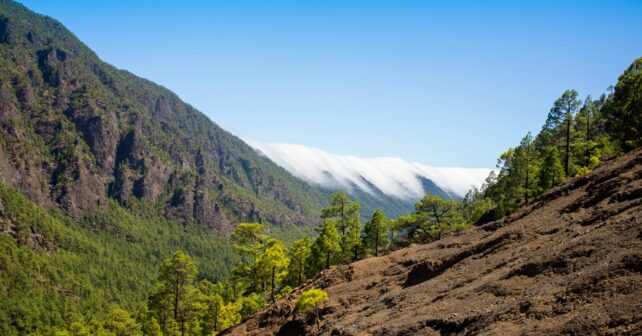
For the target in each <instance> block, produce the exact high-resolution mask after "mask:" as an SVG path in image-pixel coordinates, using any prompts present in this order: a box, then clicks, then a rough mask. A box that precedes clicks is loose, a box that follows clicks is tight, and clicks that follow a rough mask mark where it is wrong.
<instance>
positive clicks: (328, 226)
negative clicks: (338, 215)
mask: <svg viewBox="0 0 642 336" xmlns="http://www.w3.org/2000/svg"><path fill="white" fill-rule="evenodd" d="M340 241H341V236H340V235H339V232H338V231H337V227H336V223H335V221H334V220H331V219H326V221H325V222H324V223H323V225H322V226H321V227H320V228H319V236H318V237H317V239H315V241H314V244H313V246H312V247H313V252H314V253H313V254H316V255H317V257H320V258H323V259H324V260H325V268H326V269H328V268H330V258H331V256H332V254H334V253H338V252H341V245H340V243H339V242H340Z"/></svg>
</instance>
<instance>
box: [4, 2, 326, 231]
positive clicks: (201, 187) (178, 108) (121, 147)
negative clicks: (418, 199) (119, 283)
mask: <svg viewBox="0 0 642 336" xmlns="http://www.w3.org/2000/svg"><path fill="white" fill-rule="evenodd" d="M0 4H1V5H2V6H1V8H0V21H1V24H0V37H1V39H0V46H1V48H2V49H1V50H0V53H1V54H2V56H3V62H2V67H1V69H0V106H1V107H2V110H3V116H2V118H1V119H2V120H0V123H1V126H2V133H3V143H2V144H3V146H2V148H0V167H2V171H3V174H2V182H3V183H5V184H7V185H9V186H11V187H16V188H18V189H19V190H21V191H22V192H23V193H25V195H27V196H28V197H29V198H30V199H31V200H33V201H35V202H36V203H37V204H39V205H41V206H43V207H45V208H48V209H51V208H59V209H60V210H62V211H63V212H64V213H65V214H67V215H69V216H71V217H72V218H76V219H78V218H81V217H82V216H83V215H85V214H86V213H87V210H89V209H92V208H94V207H96V206H97V207H104V206H106V204H107V201H108V199H115V200H117V201H118V202H119V203H120V204H121V205H123V206H128V204H129V203H131V200H132V198H137V199H142V200H145V201H148V202H150V203H160V204H161V209H163V210H164V216H166V217H167V218H169V219H172V220H176V221H178V222H182V223H188V222H192V221H194V222H197V223H200V224H203V225H206V226H208V227H210V228H213V229H216V230H221V231H228V230H230V228H231V227H232V225H233V223H234V222H238V221H259V222H263V221H266V222H271V223H273V224H284V223H296V224H298V225H307V226H310V225H314V224H315V222H316V219H315V218H316V217H317V215H318V211H319V209H320V206H321V204H322V203H323V202H324V198H325V195H324V194H323V193H322V192H320V191H318V190H317V189H316V188H314V187H311V186H308V185H307V184H306V183H305V182H303V181H300V180H299V179H297V178H295V177H293V176H292V175H291V174H290V173H288V172H287V171H286V170H284V169H282V168H281V167H278V166H277V165H274V164H273V163H272V162H270V161H268V160H265V159H264V158H262V157H260V156H258V155H256V153H255V152H254V151H253V150H252V149H251V148H250V147H249V146H247V145H246V144H245V143H244V142H243V141H241V140H240V139H238V138H236V137H235V136H234V135H232V134H231V133H229V132H227V131H225V130H223V129H222V128H220V127H219V126H218V125H216V124H215V123H214V122H212V121H211V120H210V119H209V118H207V117H206V116H205V115H203V114H202V113H201V112H199V111H197V110H196V109H194V108H193V107H192V106H191V105H189V104H186V103H184V102H183V101H182V100H180V98H179V97H178V96H177V95H175V94H174V93H173V92H171V91H169V90H167V89H166V88H164V87H162V86H159V85H157V84H155V83H153V82H151V81H149V80H146V79H143V78H140V77H137V76H135V75H133V74H131V73H130V72H128V71H125V70H118V69H116V68H114V67H112V66H110V65H108V64H106V63H104V62H103V61H101V60H100V59H99V58H98V57H97V55H96V54H95V53H94V52H93V51H91V50H90V49H89V48H88V47H87V46H86V45H85V44H83V43H82V42H81V41H80V40H78V39H77V38H76V37H75V36H74V35H73V34H72V33H71V32H69V31H68V30H67V29H66V28H65V27H64V26H63V25H62V24H60V23H59V22H57V21H55V20H53V19H51V18H49V17H44V16H40V15H38V14H35V13H32V12H30V11H29V10H28V9H26V8H25V7H23V6H22V5H19V4H17V3H14V2H12V1H7V0H2V2H0Z"/></svg>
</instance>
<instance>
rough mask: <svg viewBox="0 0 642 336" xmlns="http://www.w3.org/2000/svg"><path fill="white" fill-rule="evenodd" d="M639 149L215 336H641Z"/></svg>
mask: <svg viewBox="0 0 642 336" xmlns="http://www.w3.org/2000/svg"><path fill="white" fill-rule="evenodd" d="M641 205H642V149H638V150H636V151H634V152H631V153H629V154H627V155H625V156H623V157H620V158H618V159H616V160H613V161H610V162H606V163H604V164H602V165H601V166H600V167H598V168H597V169H596V170H595V171H593V172H592V173H591V174H589V175H586V176H582V177H579V178H576V179H574V180H572V181H570V182H569V183H567V184H565V185H562V186H560V187H557V188H555V189H554V190H551V191H550V192H548V193H546V194H544V195H543V196H541V197H540V198H539V199H537V200H536V201H535V202H533V203H532V204H531V205H530V206H528V207H524V208H522V209H520V210H519V211H518V212H516V213H515V214H513V215H511V216H509V217H506V218H504V219H502V220H499V221H495V222H491V223H487V224H484V225H481V226H478V227H474V228H471V229H469V230H468V231H466V232H464V233H462V234H460V235H458V236H452V237H448V238H446V239H443V240H441V241H438V242H434V243H430V244H426V245H416V246H411V247H409V248H406V249H402V250H398V251H395V252H393V253H390V254H388V255H386V256H382V257H376V258H369V259H365V260H362V261H359V262H356V263H353V264H350V265H344V266H339V267H337V268H336V269H332V270H329V271H325V272H323V273H322V274H320V275H319V276H317V277H316V278H315V279H313V280H311V281H309V282H308V283H307V284H306V285H305V286H303V289H307V288H311V287H317V288H322V289H324V290H326V291H327V292H328V294H329V298H330V300H329V301H328V302H326V303H325V304H324V305H323V306H322V308H321V313H320V320H319V323H318V325H316V324H315V323H314V319H313V318H312V317H311V316H306V315H302V314H297V313H295V312H294V304H295V300H296V297H297V296H298V295H300V291H301V289H299V290H298V291H295V292H294V293H292V294H290V295H289V296H287V297H285V298H283V299H281V300H280V301H278V302H277V303H276V304H275V305H272V306H270V307H268V308H266V309H264V310H262V311H260V312H258V313H257V314H255V315H254V316H252V317H250V318H249V319H247V320H246V321H244V323H242V324H240V325H238V326H236V327H234V328H232V329H229V330H226V331H225V332H223V333H222V334H223V335H642V206H641Z"/></svg>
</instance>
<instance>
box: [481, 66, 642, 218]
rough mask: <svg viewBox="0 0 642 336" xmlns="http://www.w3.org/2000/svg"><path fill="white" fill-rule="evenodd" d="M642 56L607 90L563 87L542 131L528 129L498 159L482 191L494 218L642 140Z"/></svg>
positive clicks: (586, 171) (509, 211)
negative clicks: (594, 93)
mask: <svg viewBox="0 0 642 336" xmlns="http://www.w3.org/2000/svg"><path fill="white" fill-rule="evenodd" d="M641 84H642V58H639V59H637V60H635V61H634V62H633V64H632V65H631V66H630V67H629V68H628V69H627V70H626V71H625V72H624V73H623V74H622V75H621V76H620V78H619V80H618V83H617V84H616V85H615V88H614V90H612V91H611V92H610V93H609V94H608V95H602V96H601V97H600V98H599V99H597V100H593V99H592V98H591V97H590V96H589V97H587V98H586V99H585V100H584V101H581V100H580V99H579V94H578V93H577V91H575V90H566V91H564V92H563V93H562V95H561V96H560V98H558V99H557V100H555V102H554V103H553V107H552V108H551V110H550V112H549V113H548V116H547V118H546V122H545V123H544V126H543V127H542V130H541V131H540V133H539V134H538V135H537V136H536V137H535V138H533V137H532V136H531V135H530V133H529V134H527V135H526V136H525V137H524V138H523V139H522V141H521V142H520V144H519V145H518V146H517V147H515V148H510V149H509V150H508V151H506V152H505V153H504V154H502V155H501V156H500V158H499V160H498V163H497V168H498V173H497V174H494V173H493V174H491V176H489V177H488V179H487V180H486V184H485V185H484V186H483V188H482V190H481V193H482V194H483V197H482V198H484V199H486V200H489V201H491V202H493V203H494V204H495V205H496V207H495V210H494V218H500V217H502V216H505V215H506V214H509V213H511V212H512V211H514V210H515V209H517V208H518V207H520V206H522V205H525V204H529V202H530V200H531V199H532V198H534V197H537V196H539V195H541V194H543V193H544V192H546V191H547V190H549V189H550V188H553V187H555V186H557V185H559V184H562V183H563V182H565V181H566V180H567V179H568V178H569V177H574V176H579V175H582V174H586V173H588V172H590V171H591V170H592V169H593V168H595V167H596V166H597V165H598V164H599V163H600V162H601V161H603V160H606V159H610V158H613V157H615V156H617V155H620V154H621V153H623V152H627V151H630V150H632V149H635V148H637V147H639V146H640V145H642V134H640V130H641V129H642V85H641Z"/></svg>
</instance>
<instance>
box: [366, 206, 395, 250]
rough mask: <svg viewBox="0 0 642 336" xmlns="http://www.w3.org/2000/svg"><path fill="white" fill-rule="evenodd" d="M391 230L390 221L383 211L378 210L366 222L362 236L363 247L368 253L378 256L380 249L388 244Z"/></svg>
mask: <svg viewBox="0 0 642 336" xmlns="http://www.w3.org/2000/svg"><path fill="white" fill-rule="evenodd" d="M389 230H390V221H388V218H386V215H385V214H384V213H383V211H381V209H376V210H375V211H374V213H373V214H372V218H371V219H370V220H369V221H368V222H366V225H365V227H364V228H363V233H362V234H361V245H362V246H363V248H364V249H365V250H366V253H372V254H374V255H375V256H378V255H379V250H380V248H381V247H382V246H386V245H387V244H388V240H389V239H388V232H389Z"/></svg>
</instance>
